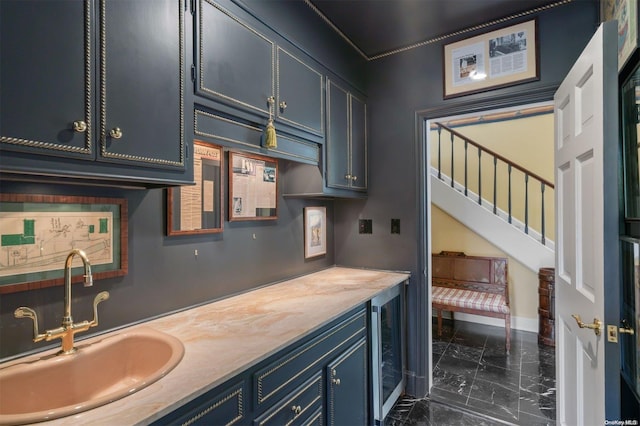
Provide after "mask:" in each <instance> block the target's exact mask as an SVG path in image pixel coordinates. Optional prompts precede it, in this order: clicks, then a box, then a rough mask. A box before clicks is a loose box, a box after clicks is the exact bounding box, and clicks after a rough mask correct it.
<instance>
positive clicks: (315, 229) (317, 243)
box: [304, 207, 327, 259]
mask: <svg viewBox="0 0 640 426" xmlns="http://www.w3.org/2000/svg"><path fill="white" fill-rule="evenodd" d="M323 254H327V208H326V207H305V208H304V258H305V259H308V258H310V257H316V256H321V255H323Z"/></svg>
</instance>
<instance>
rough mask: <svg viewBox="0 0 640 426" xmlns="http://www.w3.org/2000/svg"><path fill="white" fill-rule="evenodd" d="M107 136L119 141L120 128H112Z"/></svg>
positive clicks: (120, 135)
mask: <svg viewBox="0 0 640 426" xmlns="http://www.w3.org/2000/svg"><path fill="white" fill-rule="evenodd" d="M109 136H111V137H112V138H113V139H120V138H121V137H122V130H121V129H120V127H114V128H113V129H111V130H110V131H109Z"/></svg>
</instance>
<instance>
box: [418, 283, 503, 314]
mask: <svg viewBox="0 0 640 426" xmlns="http://www.w3.org/2000/svg"><path fill="white" fill-rule="evenodd" d="M431 297H432V301H433V303H437V304H440V305H446V306H450V307H456V308H463V309H474V310H477V311H485V312H497V313H501V314H508V313H509V312H510V311H509V306H508V305H507V303H506V302H505V299H504V296H503V295H502V294H496V293H485V292H481V291H472V290H463V289H455V288H447V287H433V288H432V293H431Z"/></svg>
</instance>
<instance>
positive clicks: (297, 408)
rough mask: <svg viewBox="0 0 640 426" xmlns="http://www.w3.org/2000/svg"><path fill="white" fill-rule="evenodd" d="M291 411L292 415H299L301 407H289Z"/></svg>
mask: <svg viewBox="0 0 640 426" xmlns="http://www.w3.org/2000/svg"><path fill="white" fill-rule="evenodd" d="M291 411H293V414H296V415H297V414H300V413H301V412H302V407H301V406H299V405H294V406H293V407H291Z"/></svg>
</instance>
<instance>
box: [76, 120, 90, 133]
mask: <svg viewBox="0 0 640 426" xmlns="http://www.w3.org/2000/svg"><path fill="white" fill-rule="evenodd" d="M73 131H74V132H78V133H84V132H86V131H87V123H85V122H84V121H82V120H81V121H74V122H73Z"/></svg>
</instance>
